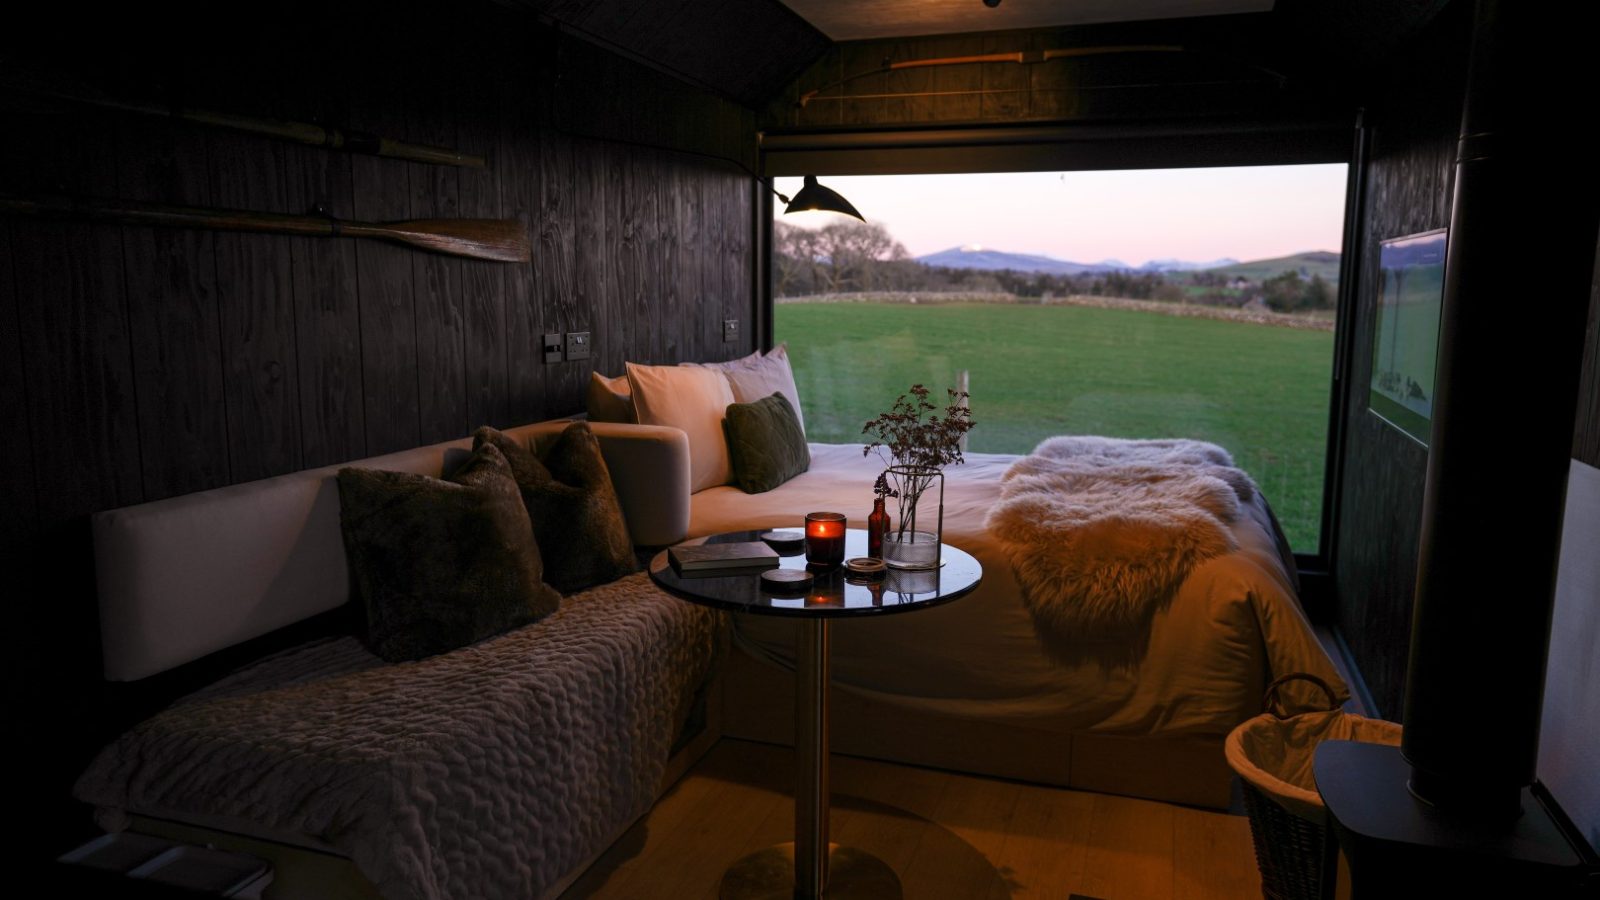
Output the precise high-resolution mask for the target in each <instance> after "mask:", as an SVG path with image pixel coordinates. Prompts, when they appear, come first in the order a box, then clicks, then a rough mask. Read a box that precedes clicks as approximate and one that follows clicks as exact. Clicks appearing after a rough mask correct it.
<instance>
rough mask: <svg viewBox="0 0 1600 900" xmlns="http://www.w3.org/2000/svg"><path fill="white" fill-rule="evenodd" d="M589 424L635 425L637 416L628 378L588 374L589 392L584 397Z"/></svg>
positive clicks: (595, 373) (594, 373) (624, 376)
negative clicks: (587, 409)
mask: <svg viewBox="0 0 1600 900" xmlns="http://www.w3.org/2000/svg"><path fill="white" fill-rule="evenodd" d="M584 405H585V406H587V407H588V408H589V421H591V422H620V423H622V424H625V425H637V424H638V423H639V415H638V413H636V412H635V411H634V409H633V389H632V388H630V387H629V386H628V376H627V375H618V376H617V377H615V378H607V377H606V376H604V375H601V374H600V373H599V372H590V373H589V392H588V394H587V396H586V397H585V403H584Z"/></svg>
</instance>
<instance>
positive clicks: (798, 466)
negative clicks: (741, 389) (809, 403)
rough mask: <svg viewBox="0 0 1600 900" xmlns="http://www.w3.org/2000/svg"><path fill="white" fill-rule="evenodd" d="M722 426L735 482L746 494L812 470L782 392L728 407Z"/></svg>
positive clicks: (802, 436)
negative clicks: (725, 434)
mask: <svg viewBox="0 0 1600 900" xmlns="http://www.w3.org/2000/svg"><path fill="white" fill-rule="evenodd" d="M722 427H723V429H724V431H725V432H726V433H727V435H728V456H729V459H730V461H731V462H732V464H733V480H734V483H735V484H737V485H739V487H740V488H741V489H743V490H744V492H745V493H747V494H762V493H766V492H767V491H770V490H772V489H773V488H775V487H777V486H778V485H780V484H783V483H784V482H785V481H788V480H789V479H791V478H793V477H795V476H796V475H799V474H800V473H801V472H804V471H805V470H807V469H809V468H811V449H810V448H809V447H807V446H806V436H805V432H803V431H801V430H800V418H799V417H798V416H796V415H795V413H794V407H792V406H790V405H789V399H788V398H787V397H785V396H783V394H782V393H774V394H773V395H772V396H770V397H763V398H762V399H760V400H757V401H755V402H754V403H734V404H731V405H729V407H728V412H727V418H726V419H724V420H723V422H722Z"/></svg>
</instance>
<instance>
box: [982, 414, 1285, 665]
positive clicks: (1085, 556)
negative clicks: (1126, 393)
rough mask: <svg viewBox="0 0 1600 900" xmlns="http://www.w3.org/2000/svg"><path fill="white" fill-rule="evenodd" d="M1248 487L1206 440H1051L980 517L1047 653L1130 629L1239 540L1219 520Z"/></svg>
mask: <svg viewBox="0 0 1600 900" xmlns="http://www.w3.org/2000/svg"><path fill="white" fill-rule="evenodd" d="M1254 492H1255V485H1254V484H1253V483H1252V482H1251V481H1250V478H1249V476H1248V475H1245V473H1243V472H1241V471H1239V470H1238V469H1235V468H1233V459H1232V458H1231V457H1230V456H1228V453H1227V451H1225V450H1223V449H1222V448H1221V447H1217V446H1216V445H1214V444H1206V443H1203V442H1199V441H1122V440H1114V439H1110V438H1094V437H1069V438H1052V439H1050V440H1047V441H1045V442H1044V443H1042V444H1040V445H1039V446H1038V447H1037V448H1035V450H1034V452H1033V454H1032V455H1029V456H1025V457H1023V458H1022V459H1020V460H1018V461H1017V462H1016V463H1015V464H1013V465H1012V467H1011V468H1010V469H1009V470H1007V472H1006V474H1005V476H1004V478H1003V484H1002V487H1001V491H1000V501H999V502H998V503H997V504H995V506H994V507H993V508H992V509H991V510H990V512H989V516H988V519H987V520H986V523H985V524H986V526H987V527H988V529H989V531H990V532H991V533H992V534H993V535H994V536H995V537H996V538H997V539H998V540H999V541H1000V544H1001V546H1002V547H1003V549H1004V550H1005V552H1006V555H1007V557H1008V559H1009V560H1010V561H1011V564H1012V567H1013V568H1014V569H1015V571H1016V574H1017V580H1018V581H1019V582H1020V584H1021V585H1022V589H1023V591H1022V593H1023V602H1024V603H1025V605H1026V606H1027V608H1028V611H1029V613H1030V614H1031V615H1032V617H1033V620H1034V626H1035V628H1036V629H1037V630H1038V631H1039V635H1040V637H1041V639H1042V640H1043V643H1044V645H1045V648H1046V650H1047V651H1048V650H1050V648H1051V647H1052V646H1066V645H1068V644H1070V643H1071V642H1073V641H1082V640H1097V639H1101V640H1103V639H1119V638H1126V637H1129V636H1131V635H1133V634H1135V633H1137V631H1138V630H1139V629H1141V628H1142V627H1144V626H1145V625H1147V624H1148V623H1149V621H1150V618H1151V617H1152V616H1153V615H1155V613H1156V612H1157V611H1158V610H1159V609H1161V608H1162V607H1163V606H1164V605H1165V604H1166V603H1168V602H1170V601H1171V599H1172V597H1173V596H1174V595H1175V594H1176V593H1177V590H1178V588H1179V586H1180V585H1181V584H1182V583H1183V580H1184V579H1185V578H1186V577H1188V574H1189V572H1190V571H1192V570H1193V568H1194V567H1195V566H1196V565H1197V564H1199V563H1200V562H1203V561H1205V560H1207V559H1211V558H1212V557H1215V556H1220V555H1222V554H1224V553H1227V552H1230V551H1232V550H1234V549H1236V548H1237V545H1236V544H1235V542H1234V540H1233V535H1232V533H1231V531H1230V530H1229V528H1228V523H1231V522H1233V521H1234V520H1235V519H1236V518H1238V515H1239V502H1240V501H1241V500H1248V499H1250V497H1252V496H1253V495H1254Z"/></svg>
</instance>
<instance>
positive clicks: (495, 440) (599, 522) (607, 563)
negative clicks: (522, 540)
mask: <svg viewBox="0 0 1600 900" xmlns="http://www.w3.org/2000/svg"><path fill="white" fill-rule="evenodd" d="M472 443H473V446H474V447H482V446H484V445H486V444H491V445H493V446H495V447H496V448H498V449H499V450H500V452H501V453H503V454H504V455H505V458H506V460H507V461H508V462H509V463H510V464H511V471H512V474H514V475H515V476H516V479H517V486H518V487H519V488H521V490H522V502H523V503H524V504H525V506H526V508H527V516H528V518H529V520H530V521H531V522H532V524H533V534H534V537H535V538H536V539H537V540H538V542H539V549H540V551H541V552H542V553H543V554H544V564H545V581H547V582H549V584H550V585H551V586H552V587H554V588H555V589H556V590H558V591H560V592H562V593H563V594H570V593H573V592H575V591H581V590H584V589H586V588H591V587H594V586H595V585H597V584H607V583H609V582H612V581H615V580H617V579H618V578H621V577H622V576H624V575H628V574H631V573H633V572H635V571H637V570H638V562H637V560H636V559H635V558H634V555H633V542H632V541H631V540H630V539H629V538H628V523H627V521H626V520H624V519H623V517H622V505H621V504H620V503H618V502H617V492H616V489H615V488H613V487H612V485H611V472H610V470H609V469H607V468H606V460H605V457H604V456H602V455H601V454H600V442H599V441H598V440H596V439H595V436H594V432H592V431H590V430H589V425H588V423H587V422H574V423H572V424H571V425H568V426H567V427H566V428H565V429H563V430H562V431H561V433H560V434H559V435H557V436H556V438H555V440H554V441H553V442H552V443H550V444H549V445H547V446H544V447H541V448H539V452H538V453H537V454H536V453H535V452H534V451H533V450H531V449H529V448H528V447H525V446H523V445H522V444H520V443H518V442H517V441H516V440H515V439H513V438H511V437H508V436H506V435H505V434H503V433H501V432H499V431H496V430H495V429H493V428H489V427H487V426H485V427H483V428H479V429H478V430H477V432H475V433H474V434H473V442H472Z"/></svg>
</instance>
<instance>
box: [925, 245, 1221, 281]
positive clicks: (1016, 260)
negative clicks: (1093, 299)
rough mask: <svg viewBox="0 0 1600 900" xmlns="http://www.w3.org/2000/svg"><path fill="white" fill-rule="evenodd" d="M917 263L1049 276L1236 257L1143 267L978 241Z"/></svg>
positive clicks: (1178, 267) (1168, 268)
mask: <svg viewBox="0 0 1600 900" xmlns="http://www.w3.org/2000/svg"><path fill="white" fill-rule="evenodd" d="M917 262H919V263H922V264H923V265H928V266H944V267H946V268H951V269H980V270H983V271H991V272H992V271H996V270H999V269H1010V270H1012V271H1014V272H1043V273H1046V274H1049V275H1082V274H1083V273H1085V272H1119V271H1120V272H1193V271H1197V270H1200V269H1216V268H1220V267H1223V266H1231V265H1237V264H1238V262H1239V261H1238V260H1236V259H1214V260H1211V261H1210V262H1189V261H1188V260H1182V259H1152V260H1150V261H1149V262H1147V263H1145V264H1144V265H1142V266H1137V267H1135V266H1130V265H1128V264H1127V263H1125V262H1123V261H1122V260H1120V259H1102V260H1100V261H1099V262H1093V263H1080V262H1072V261H1071V260H1066V259H1056V258H1055V257H1053V256H1041V255H1038V254H1034V253H1007V252H1006V251H1004V250H995V249H992V248H989V247H983V246H979V245H977V244H968V245H967V246H964V247H951V248H950V249H948V250H940V251H939V252H938V253H929V254H928V255H927V256H919V257H917Z"/></svg>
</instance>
